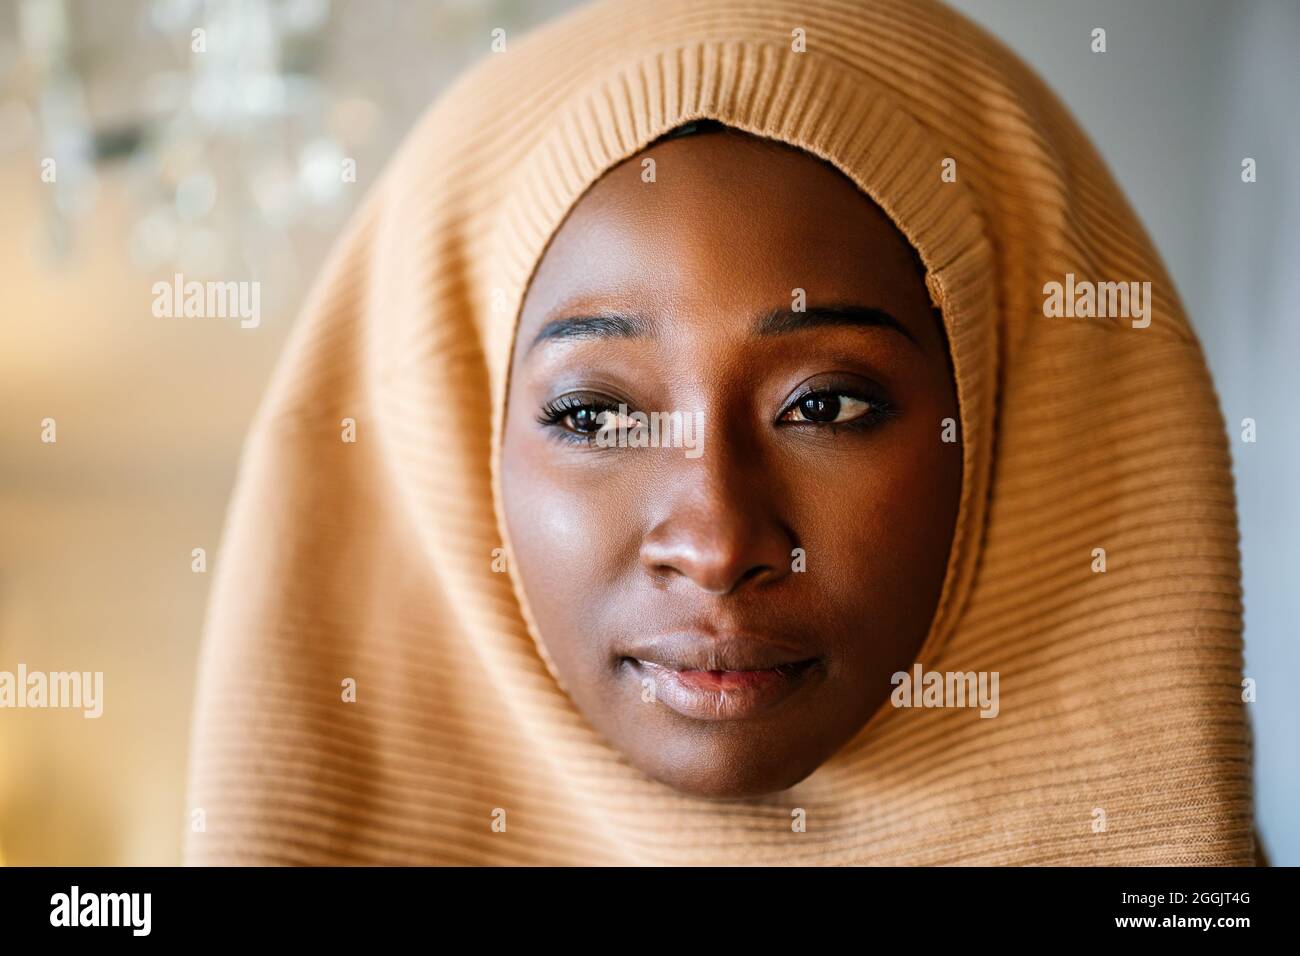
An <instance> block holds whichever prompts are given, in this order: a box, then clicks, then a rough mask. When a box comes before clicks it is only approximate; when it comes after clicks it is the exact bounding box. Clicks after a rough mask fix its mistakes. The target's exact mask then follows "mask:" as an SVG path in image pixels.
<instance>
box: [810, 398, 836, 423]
mask: <svg viewBox="0 0 1300 956" xmlns="http://www.w3.org/2000/svg"><path fill="white" fill-rule="evenodd" d="M800 405H801V408H800V411H802V412H803V417H804V418H806V419H808V420H809V421H813V422H833V421H835V419H836V418H838V417H839V414H840V400H839V396H837V395H829V396H827V395H809V396H808V397H807V398H805V399H804V400H803V402H801V403H800Z"/></svg>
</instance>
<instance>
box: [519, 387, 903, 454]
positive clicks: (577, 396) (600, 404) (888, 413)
mask: <svg viewBox="0 0 1300 956" xmlns="http://www.w3.org/2000/svg"><path fill="white" fill-rule="evenodd" d="M817 397H824V398H835V399H840V398H850V399H853V400H855V401H860V402H865V403H866V404H867V406H868V411H866V412H864V413H863V414H862V415H860V416H858V417H857V418H853V419H850V420H849V421H846V422H810V421H802V422H793V421H792V422H787V421H783V420H782V419H784V417H785V416H786V415H788V414H790V413H791V412H792V411H794V410H795V409H797V408H798V407H799V406H800V405H802V404H803V403H804V402H805V401H807V400H808V399H810V398H817ZM624 404H626V403H624ZM618 405H619V403H618V402H615V401H612V400H611V399H608V398H604V397H600V396H595V395H586V394H581V393H570V394H568V395H561V396H560V397H559V398H555V399H552V400H551V401H548V402H546V403H544V404H543V405H542V408H541V413H540V414H539V415H538V416H537V422H538V424H540V425H542V426H543V427H545V428H547V429H548V430H550V431H551V433H552V435H553V437H555V438H556V439H557V440H559V441H562V442H567V443H570V444H577V445H595V438H596V431H591V432H580V431H575V430H574V429H572V428H568V427H565V426H564V424H563V422H564V420H565V419H567V418H569V417H570V416H572V415H574V414H576V413H577V412H579V411H582V410H584V409H587V410H590V411H591V412H593V417H594V416H599V415H600V414H601V413H602V412H617V411H618ZM896 412H897V408H896V406H895V405H894V404H893V403H892V402H890V401H889V400H888V399H886V398H884V397H883V396H880V395H872V394H870V393H868V392H866V391H864V390H862V389H860V388H857V387H853V388H849V387H834V386H831V387H828V388H810V389H805V390H804V391H802V392H800V393H799V394H798V395H796V396H795V397H794V398H792V399H791V400H790V401H789V402H788V403H787V404H786V406H785V407H784V408H783V409H781V412H780V414H779V415H778V416H777V421H776V422H775V423H774V424H775V425H776V426H777V427H778V428H785V427H789V426H795V427H799V428H808V427H811V428H814V429H818V430H827V431H829V433H830V434H831V435H834V434H836V433H837V432H838V431H839V430H840V429H842V428H849V429H853V430H855V431H868V430H870V429H872V428H875V427H876V426H878V425H880V424H881V423H883V422H885V421H887V420H888V419H890V418H892V417H893V416H894V415H895V414H896Z"/></svg>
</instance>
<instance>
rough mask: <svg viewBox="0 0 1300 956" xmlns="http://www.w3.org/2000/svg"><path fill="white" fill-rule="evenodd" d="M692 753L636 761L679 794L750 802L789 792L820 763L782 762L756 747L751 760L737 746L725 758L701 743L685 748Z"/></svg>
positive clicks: (686, 745)
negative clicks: (648, 761) (742, 754)
mask: <svg viewBox="0 0 1300 956" xmlns="http://www.w3.org/2000/svg"><path fill="white" fill-rule="evenodd" d="M682 748H683V750H689V751H690V756H689V757H688V758H686V759H674V757H673V756H672V755H670V754H660V755H657V757H656V759H655V760H654V761H653V764H652V765H647V764H646V763H644V762H643V761H634V763H636V765H637V766H639V767H640V768H641V769H642V770H643V771H644V772H645V773H646V774H647V775H649V776H650V777H653V778H654V779H656V780H658V781H659V782H660V783H663V784H665V785H666V786H669V787H671V788H672V789H674V790H676V791H678V792H679V793H683V794H687V795H688V796H692V797H701V798H704V799H708V800H750V799H754V798H757V797H765V796H768V795H770V794H774V793H780V792H782V791H783V790H789V789H790V788H791V787H793V786H794V785H795V784H797V783H799V782H800V781H801V780H803V779H805V778H806V777H807V776H808V775H809V774H811V773H812V772H813V771H814V770H816V769H817V767H818V766H819V765H820V763H814V764H812V765H811V766H804V765H803V764H802V763H801V762H797V761H795V760H793V759H791V760H787V761H784V762H782V761H780V760H777V759H775V758H773V756H772V754H771V752H770V751H769V750H766V749H765V748H764V747H763V743H762V742H761V741H759V742H756V743H755V747H754V750H755V751H756V753H755V754H754V755H753V757H752V759H745V758H743V757H740V756H737V755H736V753H735V749H736V748H735V747H734V745H729V746H727V748H726V753H725V754H719V753H717V752H716V748H710V747H708V746H702V745H701V744H700V742H699V740H698V739H696V740H688V741H686V742H684V743H683V744H682Z"/></svg>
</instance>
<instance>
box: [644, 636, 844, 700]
mask: <svg viewBox="0 0 1300 956" xmlns="http://www.w3.org/2000/svg"><path fill="white" fill-rule="evenodd" d="M805 653H806V652H805ZM621 663H622V664H623V665H624V666H626V667H628V668H630V669H631V671H632V672H633V673H634V676H635V677H636V678H637V679H638V680H639V682H640V683H641V684H642V688H643V690H644V689H645V688H646V687H648V686H649V687H653V688H654V698H653V699H654V700H656V701H658V702H660V703H663V704H664V705H665V706H667V707H668V708H670V709H671V710H674V711H676V712H677V713H679V714H681V715H682V716H684V717H690V718H693V719H695V720H707V721H718V720H741V719H745V718H749V717H754V716H757V715H758V714H761V713H763V712H765V711H767V710H769V709H771V708H773V707H775V706H776V705H777V704H779V703H781V702H782V701H785V700H786V699H788V698H789V697H791V696H793V695H794V694H795V692H797V691H798V690H800V689H801V688H803V687H805V686H807V685H808V684H810V683H812V681H813V679H814V678H815V677H816V675H818V674H820V673H821V672H822V668H821V667H820V665H821V663H822V658H820V657H816V656H799V654H798V652H797V651H794V650H792V649H787V648H781V647H777V646H775V645H771V644H767V643H762V642H760V641H758V640H757V639H735V640H720V639H715V638H699V637H696V636H693V635H683V636H678V637H672V638H665V639H660V640H658V641H656V642H653V643H652V644H649V645H647V646H646V647H645V648H644V649H641V650H639V651H638V652H637V653H636V654H633V655H628V656H624V657H623V658H621Z"/></svg>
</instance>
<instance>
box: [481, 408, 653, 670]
mask: <svg viewBox="0 0 1300 956" xmlns="http://www.w3.org/2000/svg"><path fill="white" fill-rule="evenodd" d="M552 446H553V443H552V442H551V441H550V440H549V439H546V438H545V437H544V436H541V435H522V434H517V433H512V430H511V429H510V428H507V433H506V435H505V436H504V443H503V446H502V459H501V464H502V475H501V477H502V487H501V490H502V498H503V505H504V511H505V519H506V526H507V529H508V531H509V534H510V542H511V545H512V547H513V549H514V553H515V560H516V563H517V569H516V570H517V572H518V574H519V578H520V581H521V582H522V583H523V587H524V592H525V594H526V595H527V597H528V604H529V607H530V608H531V610H532V612H533V616H534V617H535V619H536V621H537V625H538V628H539V629H540V631H541V633H542V637H543V639H544V640H545V642H546V645H547V648H548V649H549V650H550V651H551V653H552V656H553V657H555V659H556V662H557V664H559V665H560V666H564V664H565V662H566V661H570V660H574V659H575V658H577V657H580V656H581V655H578V654H576V653H575V652H576V651H577V650H579V649H580V648H579V647H578V645H582V644H584V641H583V638H584V636H585V635H590V634H594V633H599V628H598V626H597V625H598V622H599V621H600V619H601V617H602V609H603V608H604V602H603V599H602V595H604V594H610V593H613V591H614V587H613V584H614V582H613V580H612V579H613V578H614V576H615V575H616V574H618V573H619V572H620V571H621V570H622V569H623V568H624V567H625V566H626V565H627V561H628V555H629V549H632V551H631V553H633V554H634V553H635V542H634V540H633V539H634V535H633V530H632V529H634V528H635V527H636V526H637V518H636V515H635V514H632V513H630V512H629V504H628V503H627V502H626V501H624V500H621V499H620V497H619V496H616V495H613V494H608V493H603V492H602V489H601V487H600V486H599V483H598V482H597V481H595V480H594V479H595V478H596V476H597V475H598V472H597V471H595V470H593V469H591V468H589V467H583V466H584V465H589V464H590V462H587V461H584V460H583V459H584V458H585V457H586V456H588V455H589V454H598V452H590V453H589V452H587V451H586V450H584V449H581V448H574V449H565V448H561V447H559V446H555V447H552ZM566 459H568V460H567V461H566ZM585 643H588V644H589V642H585ZM581 659H582V660H584V661H588V662H589V661H590V655H586V656H581Z"/></svg>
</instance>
